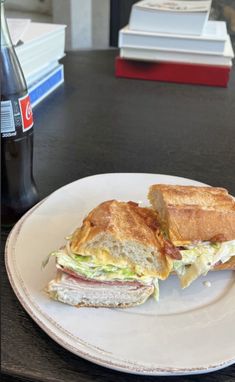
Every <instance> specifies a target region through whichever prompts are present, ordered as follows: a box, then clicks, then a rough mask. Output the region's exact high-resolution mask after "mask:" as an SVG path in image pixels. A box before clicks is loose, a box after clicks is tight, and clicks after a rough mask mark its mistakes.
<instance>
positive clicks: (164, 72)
mask: <svg viewBox="0 0 235 382" xmlns="http://www.w3.org/2000/svg"><path fill="white" fill-rule="evenodd" d="M230 71H231V67H230V66H213V65H201V64H184V63H178V62H177V63H176V62H149V61H148V62H146V61H136V60H127V59H124V58H121V57H116V59H115V75H116V77H124V78H134V79H139V80H152V81H163V82H178V83H183V84H197V85H209V86H222V87H226V86H227V85H228V81H229V74H230Z"/></svg>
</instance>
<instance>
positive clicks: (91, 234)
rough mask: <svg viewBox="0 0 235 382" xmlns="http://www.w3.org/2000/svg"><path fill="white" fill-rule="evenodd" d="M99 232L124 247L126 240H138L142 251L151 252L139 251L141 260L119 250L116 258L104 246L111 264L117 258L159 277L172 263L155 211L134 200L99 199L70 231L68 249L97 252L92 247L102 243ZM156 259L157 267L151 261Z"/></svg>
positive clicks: (86, 252) (85, 252)
mask: <svg viewBox="0 0 235 382" xmlns="http://www.w3.org/2000/svg"><path fill="white" fill-rule="evenodd" d="M101 234H102V235H104V234H105V235H110V236H109V237H110V240H113V241H116V242H117V243H120V244H121V245H122V246H123V247H126V245H127V242H128V243H129V244H130V245H135V244H136V243H137V244H140V245H141V246H142V249H143V251H144V250H146V251H148V252H149V253H150V256H151V257H146V255H145V254H144V253H143V258H142V263H141V259H140V262H137V263H136V262H135V261H134V260H131V259H130V257H129V258H127V256H126V255H125V254H123V255H122V254H120V255H119V256H118V259H117V256H116V257H115V255H114V254H113V252H112V251H109V250H108V254H107V256H108V257H107V259H108V261H112V263H113V264H117V261H119V262H121V261H122V262H126V264H128V265H129V266H130V267H131V268H132V269H133V270H136V269H137V267H139V266H141V267H142V271H143V272H144V274H145V275H146V274H148V275H149V276H150V275H151V276H154V277H159V278H161V279H165V278H166V277H167V276H168V275H169V272H170V270H171V266H172V263H171V259H170V257H171V248H170V249H169V253H166V251H165V247H166V242H165V241H164V238H163V235H162V233H161V230H160V224H159V223H158V219H157V214H156V213H155V212H154V211H153V210H151V209H150V208H143V207H139V206H138V204H137V203H134V202H119V201H116V200H109V201H106V202H103V203H101V204H100V205H99V206H97V207H96V208H95V209H93V210H92V211H91V212H90V213H89V214H88V216H87V217H86V218H85V219H84V221H83V224H82V227H81V228H79V229H77V230H76V231H75V232H74V234H73V235H72V239H71V242H70V247H71V250H72V252H73V253H77V254H80V255H87V254H88V251H89V255H91V254H94V255H95V256H97V253H95V251H96V249H97V250H99V249H102V243H100V242H99V238H100V235H101ZM95 240H97V244H95V245H93V244H92V241H93V243H94V241H95ZM170 245H171V244H170ZM91 246H92V248H91ZM94 247H96V248H94ZM104 247H105V245H104ZM168 247H169V245H168ZM172 247H173V246H172ZM104 249H106V248H104ZM172 253H173V250H172ZM144 256H145V257H144ZM173 256H174V253H173V254H172V257H173ZM176 256H177V255H176ZM146 258H147V259H148V264H147V263H146ZM156 263H157V267H156V266H155V265H154V264H156ZM144 264H145V265H144ZM146 264H147V265H146Z"/></svg>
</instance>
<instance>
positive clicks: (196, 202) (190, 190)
mask: <svg viewBox="0 0 235 382" xmlns="http://www.w3.org/2000/svg"><path fill="white" fill-rule="evenodd" d="M148 198H149V200H150V203H151V205H152V207H153V208H154V210H156V211H157V213H158V217H159V219H160V221H161V224H162V227H163V229H164V230H165V231H166V232H167V234H168V236H169V239H170V240H171V242H172V243H173V244H174V245H176V246H180V245H184V244H188V243H191V242H195V241H211V240H213V238H215V237H220V238H222V241H230V240H234V239H235V200H234V198H233V197H232V196H231V195H229V193H228V191H227V190H226V189H224V188H216V187H195V186H175V185H163V184H156V185H153V186H151V187H150V190H149V193H148ZM220 241H221V240H220Z"/></svg>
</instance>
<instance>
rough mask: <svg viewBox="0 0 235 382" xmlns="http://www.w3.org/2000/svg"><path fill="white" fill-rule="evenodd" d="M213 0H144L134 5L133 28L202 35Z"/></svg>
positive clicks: (131, 24) (132, 13) (131, 22)
mask: <svg viewBox="0 0 235 382" xmlns="http://www.w3.org/2000/svg"><path fill="white" fill-rule="evenodd" d="M210 8H211V0H189V1H181V0H142V1H140V2H138V3H136V4H134V5H133V6H132V9H131V15H130V20H129V26H130V29H132V30H140V31H146V32H147V31H148V32H162V33H173V34H174V33H178V34H195V35H200V34H201V33H202V32H203V29H204V26H205V24H206V22H207V20H208V17H209V12H210Z"/></svg>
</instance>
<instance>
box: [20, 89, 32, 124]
mask: <svg viewBox="0 0 235 382" xmlns="http://www.w3.org/2000/svg"><path fill="white" fill-rule="evenodd" d="M19 105H20V110H21V117H22V129H23V131H27V130H29V129H31V127H33V112H32V108H31V104H30V99H29V96H28V95H26V96H24V97H22V98H19Z"/></svg>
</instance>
